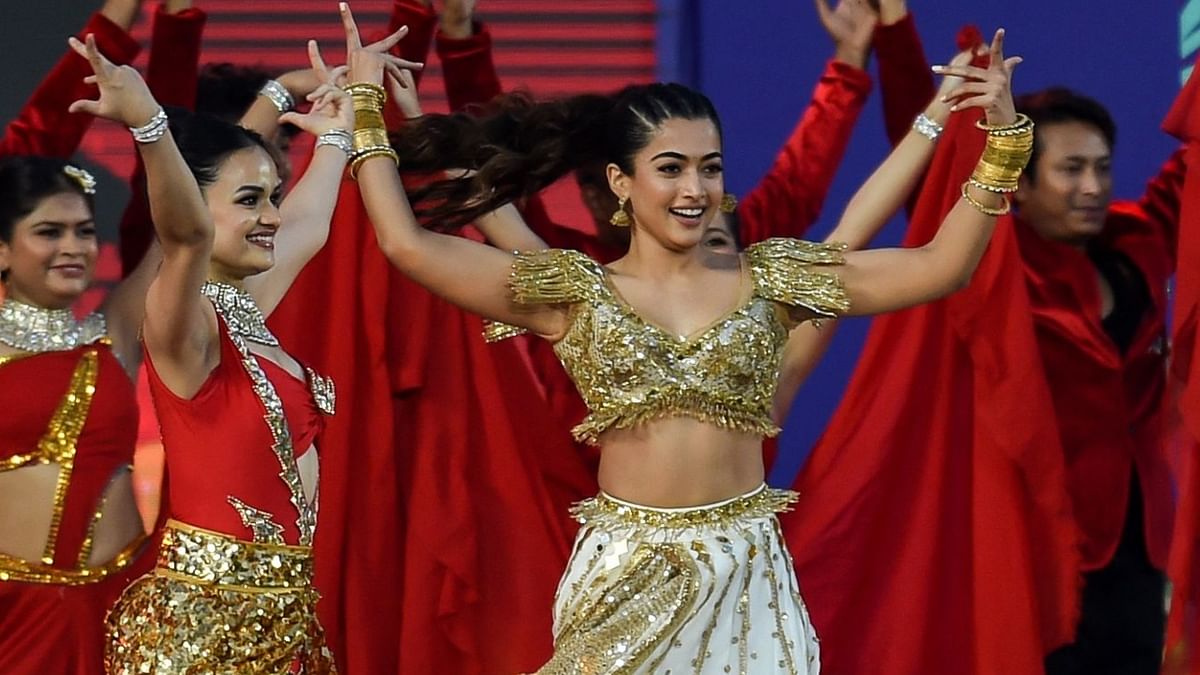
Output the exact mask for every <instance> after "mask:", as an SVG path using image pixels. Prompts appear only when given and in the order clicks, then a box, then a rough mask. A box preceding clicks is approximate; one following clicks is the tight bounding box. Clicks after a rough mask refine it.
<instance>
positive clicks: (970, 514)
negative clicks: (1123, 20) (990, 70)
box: [784, 115, 1078, 675]
mask: <svg viewBox="0 0 1200 675" xmlns="http://www.w3.org/2000/svg"><path fill="white" fill-rule="evenodd" d="M973 121H974V119H973V118H969V116H968V115H958V116H956V117H955V118H954V119H952V120H951V122H950V124H949V125H948V128H947V131H946V133H945V134H944V135H943V137H942V140H941V141H940V147H939V148H938V151H937V154H936V155H935V158H934V161H933V164H932V166H931V167H930V169H929V173H928V177H927V180H926V183H925V185H926V187H925V189H924V190H923V191H922V193H921V194H920V195H919V198H918V201H917V204H916V209H915V211H914V215H913V218H912V225H911V226H910V229H909V232H908V235H907V237H906V241H905V245H907V246H914V245H920V244H922V243H924V242H926V241H928V240H929V239H931V238H932V236H933V234H934V232H935V230H936V227H937V224H938V223H940V222H941V221H942V218H943V217H944V215H945V214H946V213H947V212H948V211H949V209H950V208H951V207H952V206H953V205H954V204H955V203H956V202H957V201H958V200H959V190H960V186H961V184H962V182H963V180H965V179H966V178H967V177H968V176H969V175H970V171H971V169H972V167H973V166H974V164H975V162H976V160H977V158H978V157H979V154H980V152H981V150H982V147H983V135H982V133H981V132H979V131H976V130H974V129H973V128H972V123H973ZM1050 405H1051V403H1050V395H1049V390H1048V388H1047V385H1046V382H1045V380H1044V376H1043V375H1042V372H1041V370H1040V360H1039V357H1038V352H1037V344H1036V342H1035V337H1034V332H1033V324H1032V317H1031V312H1030V306H1029V298H1028V294H1027V291H1026V288H1025V280H1024V276H1023V273H1022V267H1021V263H1020V258H1019V255H1018V252H1017V249H1016V242H1015V239H1014V233H1013V231H1012V222H1011V220H1010V219H1008V218H1004V219H1001V222H1000V223H998V225H997V231H996V234H995V235H994V237H993V240H992V243H991V245H990V247H989V250H988V252H987V254H986V255H985V257H984V259H983V261H982V262H981V264H980V266H979V269H978V270H977V271H976V273H975V275H974V277H973V279H972V281H971V284H970V285H969V286H968V287H967V288H966V289H964V290H963V291H960V292H958V293H956V294H954V295H952V296H951V297H949V298H947V299H945V300H942V301H939V302H935V303H932V304H929V305H925V306H921V307H917V308H913V309H910V310H906V311H903V312H898V313H895V314H891V315H887V316H884V317H880V318H878V319H876V320H875V324H874V325H873V326H872V329H871V332H870V335H869V337H868V340H867V344H866V347H865V349H864V351H863V354H862V357H861V359H860V361H859V364H858V366H857V368H856V370H855V373H854V376H853V378H852V380H851V382H850V385H849V388H848V389H847V392H846V395H845V398H844V399H843V402H842V404H841V406H840V407H839V408H838V410H837V412H836V413H835V415H834V417H833V419H832V420H831V422H830V425H829V428H828V429H827V431H826V433H825V434H824V436H823V437H822V439H821V440H820V442H819V443H818V445H817V447H816V449H815V450H814V452H813V454H812V456H811V457H810V459H809V461H808V464H807V465H806V466H805V468H804V470H803V471H802V473H801V475H800V476H799V477H798V479H797V482H796V488H797V489H798V490H799V491H800V492H801V495H802V496H801V500H800V503H799V505H798V508H797V510H796V511H795V512H794V513H792V514H788V516H786V517H785V519H784V528H785V534H786V536H787V539H788V544H789V547H790V548H791V551H792V553H793V556H794V557H795V560H796V569H797V574H798V576H799V579H800V584H801V587H802V589H803V590H804V593H805V597H806V599H807V601H808V603H809V608H810V611H811V612H812V616H813V621H814V624H815V626H816V628H817V632H818V635H820V636H821V640H822V657H823V661H824V663H823V667H824V669H826V670H827V671H828V672H833V673H839V674H849V675H853V674H855V673H863V674H866V673H878V672H882V671H886V672H888V673H889V674H894V675H907V674H914V675H915V674H920V675H931V674H939V673H945V674H946V675H951V674H953V675H959V674H961V673H997V674H1001V673H1004V674H1010V673H1037V672H1041V668H1042V658H1043V655H1044V654H1045V653H1046V652H1048V651H1049V650H1050V649H1052V648H1053V647H1055V646H1058V645H1060V644H1062V643H1065V642H1066V641H1068V640H1069V639H1070V638H1071V636H1072V634H1073V627H1074V616H1075V601H1076V593H1077V586H1076V585H1077V577H1076V570H1077V565H1078V563H1077V558H1076V553H1075V551H1074V546H1073V543H1074V541H1075V536H1074V530H1073V525H1072V521H1071V518H1070V506H1069V501H1068V497H1067V495H1066V491H1065V489H1064V481H1063V465H1062V451H1061V447H1060V445H1059V441H1058V435H1057V429H1056V428H1055V426H1054V423H1053V419H1052V416H1051V415H1047V414H1046V411H1047V410H1049V409H1050ZM883 664H886V666H885V665H883Z"/></svg>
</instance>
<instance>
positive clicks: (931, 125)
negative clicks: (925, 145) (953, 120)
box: [912, 113, 946, 143]
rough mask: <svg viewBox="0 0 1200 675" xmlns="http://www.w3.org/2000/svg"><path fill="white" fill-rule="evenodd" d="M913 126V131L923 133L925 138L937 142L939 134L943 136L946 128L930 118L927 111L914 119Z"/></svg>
mask: <svg viewBox="0 0 1200 675" xmlns="http://www.w3.org/2000/svg"><path fill="white" fill-rule="evenodd" d="M912 128H913V131H915V132H917V133H918V134H921V135H922V136H924V137H925V138H928V139H929V140H931V141H933V142H935V143H936V142H937V139H938V136H941V135H942V132H943V131H945V130H946V129H945V127H943V126H942V125H940V124H938V123H937V122H934V121H933V120H931V119H929V117H928V116H926V115H925V113H921V114H920V115H917V119H915V120H913V125H912Z"/></svg>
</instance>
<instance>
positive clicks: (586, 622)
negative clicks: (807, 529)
mask: <svg viewBox="0 0 1200 675" xmlns="http://www.w3.org/2000/svg"><path fill="white" fill-rule="evenodd" d="M795 500H796V494H795V493H793V492H788V491H785V490H774V489H771V488H768V487H766V486H765V485H764V486H761V487H759V488H757V489H755V490H753V491H751V492H749V493H747V494H744V495H741V496H739V497H734V498H732V499H728V500H724V501H721V502H718V503H716V504H709V505H705V506H697V507H688V508H654V507H647V506H641V505H638V504H633V503H630V502H626V501H623V500H620V499H617V498H615V497H612V496H609V495H606V494H604V493H601V494H599V495H598V496H596V497H594V498H592V499H587V500H584V501H583V502H580V503H579V504H577V505H576V506H575V507H574V508H573V509H572V513H573V514H574V515H575V517H576V519H577V520H579V522H580V523H581V525H582V527H581V528H580V531H579V535H578V537H577V538H576V541H575V548H574V551H573V553H572V555H571V560H570V562H569V563H568V565H567V571H566V573H565V574H564V575H563V578H562V580H561V581H560V582H559V587H558V593H557V594H556V596H555V608H554V636H555V638H554V656H553V658H551V660H550V662H549V663H547V664H546V665H545V666H543V667H542V668H541V669H540V670H539V671H538V675H584V674H585V673H586V674H588V675H634V674H638V675H642V674H644V675H651V674H657V673H665V672H671V673H680V674H685V673H687V674H697V675H724V674H725V673H750V674H753V675H758V674H760V673H761V674H777V673H778V674H788V675H793V674H801V673H802V674H804V675H815V674H816V673H819V672H820V656H819V647H818V644H817V638H816V633H815V631H814V630H813V628H812V624H811V622H810V621H809V617H808V611H807V609H806V608H805V606H804V602H803V600H801V598H800V589H799V585H798V584H797V582H796V575H795V572H793V570H792V561H791V556H789V555H788V553H787V550H786V549H785V547H784V544H783V537H782V535H781V532H780V529H779V521H778V519H777V518H776V515H775V514H776V513H779V512H781V511H784V510H787V509H788V507H789V506H790V505H791V504H792V503H793V502H794V501H795Z"/></svg>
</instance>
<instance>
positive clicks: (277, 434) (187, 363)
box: [72, 36, 398, 673]
mask: <svg viewBox="0 0 1200 675" xmlns="http://www.w3.org/2000/svg"><path fill="white" fill-rule="evenodd" d="M394 39H398V36H395V38H394ZM72 47H73V48H74V49H75V50H76V51H78V52H79V53H80V54H82V55H86V56H87V58H88V60H89V61H90V62H91V65H92V67H93V69H94V72H95V75H94V77H93V79H94V81H95V82H96V83H97V84H98V85H99V87H100V92H101V94H100V98H99V100H96V101H87V100H85V101H77V102H75V103H74V104H72V109H73V110H75V111H80V112H87V113H91V114H93V115H100V116H103V117H106V118H109V119H113V120H115V121H119V122H122V123H124V124H126V125H129V126H130V128H131V130H132V132H133V135H134V139H135V140H137V141H138V144H139V145H138V148H139V151H140V152H141V153H142V156H143V160H144V161H145V164H146V170H147V180H148V187H149V193H150V202H151V208H152V211H153V214H154V222H155V227H156V230H157V232H158V234H159V239H160V241H161V242H162V247H163V262H162V264H161V266H160V268H159V270H158V272H157V276H156V277H155V279H154V281H153V282H152V284H151V287H150V290H149V293H148V296H147V300H146V306H147V308H148V312H147V316H146V321H145V324H144V339H145V343H146V353H147V355H148V362H147V365H148V366H149V368H150V382H151V387H152V391H153V393H154V396H155V405H156V409H157V412H158V417H159V420H160V423H161V425H162V430H163V440H164V446H165V448H166V453H167V477H168V491H169V493H170V495H171V498H170V499H169V500H168V501H169V503H168V505H167V508H166V514H167V515H168V517H169V518H170V519H169V520H168V521H167V525H166V528H165V531H164V535H163V543H162V546H161V548H160V550H159V556H158V565H157V568H156V569H155V571H154V572H153V573H152V574H150V575H147V576H145V577H142V578H141V579H139V580H138V581H137V582H135V583H134V585H133V586H131V587H129V588H128V589H126V591H125V593H124V594H123V595H122V597H121V599H120V601H119V602H118V603H117V606H116V607H115V608H114V609H113V611H112V613H111V614H110V615H109V620H108V623H109V630H110V639H109V644H108V646H107V650H106V666H107V668H108V669H109V671H111V672H115V673H126V672H144V671H146V670H156V669H162V668H168V669H176V670H203V671H212V672H215V671H221V670H229V669H234V670H238V671H239V672H246V673H253V672H263V673H268V672H270V673H274V672H288V671H292V670H295V669H297V668H299V669H302V670H303V672H306V673H322V672H332V671H333V670H334V667H333V663H332V659H331V657H330V655H329V653H328V650H327V649H326V648H325V645H324V643H323V638H322V634H321V630H320V625H319V623H318V622H317V620H316V616H315V611H314V610H315V604H316V593H315V591H314V590H313V588H312V573H313V556H312V548H311V546H312V542H313V535H314V532H315V528H316V496H317V495H316V483H317V457H316V438H317V435H318V433H319V431H320V429H321V426H322V424H323V420H322V417H323V415H328V414H332V413H333V404H334V400H333V386H332V383H331V382H330V381H329V380H328V379H326V378H323V377H321V376H319V375H317V374H316V373H315V372H313V371H311V370H305V369H304V368H303V367H301V366H300V364H299V363H297V362H296V361H295V360H294V359H292V358H291V357H290V356H288V354H287V353H286V352H285V351H283V349H282V348H281V347H280V346H279V343H278V341H277V340H276V339H275V338H274V336H273V335H272V334H271V333H270V331H269V330H267V329H266V326H265V323H264V316H265V315H266V314H269V313H270V312H271V310H273V309H274V307H275V306H276V305H277V304H278V302H279V300H280V298H282V297H283V295H284V293H285V292H286V291H287V288H288V287H289V286H290V284H291V282H292V280H293V279H294V278H295V275H296V274H297V273H298V272H299V270H300V269H301V268H302V267H303V266H304V264H305V263H306V262H307V261H308V259H309V258H310V257H311V256H312V255H313V254H314V253H315V252H316V251H317V250H318V249H319V248H320V247H321V245H322V244H323V243H324V240H325V238H326V236H327V233H328V225H329V218H330V215H331V213H332V210H333V205H334V201H335V198H336V194H337V192H336V186H337V184H338V182H339V181H340V178H341V172H342V169H343V168H344V166H345V161H346V155H347V152H346V151H347V149H348V148H349V138H350V137H349V133H348V131H347V130H346V129H347V126H348V125H349V122H350V119H351V117H350V114H351V113H350V107H349V105H348V101H347V99H346V95H345V93H344V92H342V91H341V90H339V89H337V88H336V87H334V86H332V85H326V86H323V87H322V88H321V89H319V90H318V91H316V92H314V94H313V96H312V99H313V100H314V101H315V103H314V106H313V110H312V111H310V112H309V113H308V114H305V115H301V114H298V113H289V114H287V115H285V116H284V118H283V119H284V121H288V122H291V123H293V124H296V125H297V126H299V127H301V128H303V129H305V130H307V131H309V132H310V133H314V134H316V135H318V136H319V138H318V148H317V151H316V152H315V154H314V158H313V161H312V163H311V164H310V165H309V167H308V170H307V171H306V172H305V175H304V177H303V178H302V179H301V180H300V182H299V183H298V184H297V186H296V188H295V189H294V190H293V192H292V193H291V194H290V195H289V196H288V198H287V199H286V200H284V201H283V202H282V204H280V205H279V206H278V207H277V206H276V204H277V203H278V202H279V196H280V185H279V179H278V175H277V172H276V167H275V163H274V161H273V160H272V158H271V156H270V154H269V153H268V152H267V151H266V148H265V146H264V145H263V141H262V140H261V138H259V137H258V136H257V135H255V134H253V133H251V132H248V131H246V130H244V129H241V128H240V127H236V126H233V125H229V124H227V123H224V122H221V121H219V120H215V119H211V118H204V117H202V116H194V117H191V118H188V119H186V120H183V121H181V122H177V123H175V124H173V125H171V126H172V127H173V128H171V129H169V128H168V120H167V117H166V115H165V114H164V113H163V112H162V109H161V107H160V106H159V105H158V104H157V102H155V100H154V98H153V97H152V96H151V95H150V93H149V91H148V90H147V88H146V86H145V84H144V83H143V82H142V80H141V78H140V77H139V76H138V75H137V73H136V71H134V70H132V69H130V68H127V67H126V68H118V67H115V66H113V64H112V63H111V62H109V61H107V60H106V59H105V58H104V57H103V56H101V55H100V54H99V52H98V51H97V50H96V46H95V42H94V40H93V39H91V38H89V40H88V43H87V44H86V45H84V44H82V43H80V42H78V41H77V40H76V41H72ZM316 65H317V64H316V63H314V66H316ZM176 138H178V146H177V145H176V140H175V139H176ZM201 186H203V187H201ZM281 221H282V222H285V223H286V225H285V226H284V228H285V229H283V230H282V231H281V232H279V233H278V235H279V236H276V234H277V230H279V229H280V226H281ZM251 276H252V277H253V279H249V280H248V279H247V277H251ZM206 279H207V280H206ZM214 467H216V468H217V470H214Z"/></svg>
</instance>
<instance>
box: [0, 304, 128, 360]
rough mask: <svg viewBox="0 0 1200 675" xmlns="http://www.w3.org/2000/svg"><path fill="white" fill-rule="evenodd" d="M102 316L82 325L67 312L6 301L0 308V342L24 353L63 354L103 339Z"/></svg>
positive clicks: (89, 319) (90, 316)
mask: <svg viewBox="0 0 1200 675" xmlns="http://www.w3.org/2000/svg"><path fill="white" fill-rule="evenodd" d="M107 330H108V326H107V325H106V324H105V322H104V315H102V314H99V313H94V314H89V315H87V316H86V317H84V319H83V320H82V321H80V320H78V319H76V318H75V315H74V314H72V313H71V310H69V309H46V308H45V307H37V306H34V305H27V304H25V303H23V302H19V301H17V300H13V299H12V298H8V299H6V300H5V301H4V302H3V303H2V304H0V342H2V343H4V344H6V345H8V346H9V347H12V348H14V349H20V350H22V351H26V352H35V353H40V352H64V351H70V350H72V349H75V348H76V347H78V346H80V345H88V344H91V343H93V342H95V341H97V340H99V339H100V338H102V337H104V334H105V333H106V332H107Z"/></svg>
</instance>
